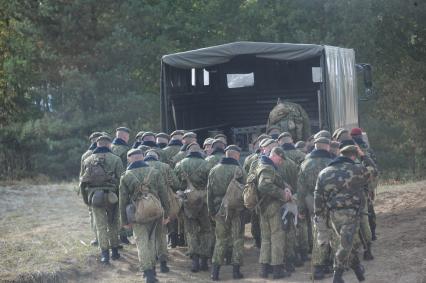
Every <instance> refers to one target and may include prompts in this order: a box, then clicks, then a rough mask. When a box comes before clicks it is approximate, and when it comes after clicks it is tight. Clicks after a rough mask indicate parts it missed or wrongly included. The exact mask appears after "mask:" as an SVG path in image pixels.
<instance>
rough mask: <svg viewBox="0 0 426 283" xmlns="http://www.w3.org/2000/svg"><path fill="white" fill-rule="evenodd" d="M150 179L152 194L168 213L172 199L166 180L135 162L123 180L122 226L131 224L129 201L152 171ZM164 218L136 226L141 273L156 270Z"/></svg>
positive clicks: (135, 235)
mask: <svg viewBox="0 0 426 283" xmlns="http://www.w3.org/2000/svg"><path fill="white" fill-rule="evenodd" d="M151 170H153V171H152V172H151V176H150V178H149V180H146V181H147V187H148V188H149V192H150V193H152V194H154V195H155V196H156V197H158V199H159V200H160V201H161V204H162V206H163V208H164V217H167V216H168V214H169V199H168V195H167V186H166V183H165V179H164V177H163V176H162V175H161V173H160V171H159V170H157V169H155V168H153V167H150V166H149V165H148V164H146V163H145V162H143V161H136V162H133V163H132V164H130V165H129V167H128V168H127V171H126V172H125V173H124V174H123V176H122V177H121V180H120V197H119V202H120V219H121V223H122V225H127V224H130V223H129V222H128V220H127V214H126V207H127V205H128V204H129V203H130V201H131V200H132V199H133V200H134V199H135V198H136V196H135V194H137V191H138V188H139V186H140V183H141V182H144V180H145V177H146V176H148V174H149V172H150V171H151ZM162 220H163V219H162V218H160V219H158V220H154V221H152V222H150V223H146V224H138V223H133V225H132V227H133V235H134V237H135V241H136V247H137V250H138V257H139V263H140V267H141V270H143V271H146V270H151V269H153V268H154V267H155V263H156V257H157V255H158V252H157V251H158V250H159V249H161V245H162V241H161V240H160V239H161V238H162V236H163V234H162V232H161V231H162ZM160 260H162V259H160Z"/></svg>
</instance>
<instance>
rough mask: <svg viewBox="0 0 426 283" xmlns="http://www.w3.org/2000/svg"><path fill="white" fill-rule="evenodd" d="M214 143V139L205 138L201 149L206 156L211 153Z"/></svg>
mask: <svg viewBox="0 0 426 283" xmlns="http://www.w3.org/2000/svg"><path fill="white" fill-rule="evenodd" d="M213 142H214V139H212V138H207V139H206V140H205V141H204V143H203V149H204V153H205V155H206V156H210V155H211V154H212V152H213V148H212V144H213Z"/></svg>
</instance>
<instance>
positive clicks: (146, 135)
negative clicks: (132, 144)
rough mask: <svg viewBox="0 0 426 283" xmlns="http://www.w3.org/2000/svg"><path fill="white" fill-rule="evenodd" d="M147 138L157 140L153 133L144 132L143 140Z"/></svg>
mask: <svg viewBox="0 0 426 283" xmlns="http://www.w3.org/2000/svg"><path fill="white" fill-rule="evenodd" d="M146 137H154V138H155V134H154V133H153V132H144V133H143V135H142V139H144V138H146Z"/></svg>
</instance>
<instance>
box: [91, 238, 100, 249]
mask: <svg viewBox="0 0 426 283" xmlns="http://www.w3.org/2000/svg"><path fill="white" fill-rule="evenodd" d="M90 245H91V246H94V247H97V246H98V245H99V243H98V239H93V240H92V241H90Z"/></svg>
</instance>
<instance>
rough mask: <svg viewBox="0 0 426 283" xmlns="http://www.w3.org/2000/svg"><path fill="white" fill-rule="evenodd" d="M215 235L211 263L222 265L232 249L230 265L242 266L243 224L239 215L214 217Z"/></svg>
mask: <svg viewBox="0 0 426 283" xmlns="http://www.w3.org/2000/svg"><path fill="white" fill-rule="evenodd" d="M215 223H216V225H215V235H216V241H215V246H214V252H213V258H212V263H214V264H218V265H223V263H224V258H225V255H226V253H227V252H228V250H229V249H230V248H231V249H232V264H234V265H242V259H243V258H242V255H243V249H244V223H243V219H242V216H241V215H240V214H239V213H236V214H235V215H228V218H227V219H225V217H224V216H219V215H217V216H215Z"/></svg>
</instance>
